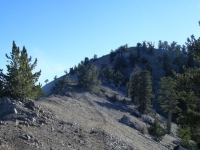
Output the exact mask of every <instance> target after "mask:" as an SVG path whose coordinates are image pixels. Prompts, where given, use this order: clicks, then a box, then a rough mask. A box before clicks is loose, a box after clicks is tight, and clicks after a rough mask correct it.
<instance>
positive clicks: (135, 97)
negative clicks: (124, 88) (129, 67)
mask: <svg viewBox="0 0 200 150" xmlns="http://www.w3.org/2000/svg"><path fill="white" fill-rule="evenodd" d="M128 86H129V87H128V88H130V90H129V91H130V95H131V99H132V101H133V102H134V103H135V104H136V105H138V110H139V112H140V113H142V114H144V113H148V112H149V108H150V106H151V98H152V97H153V95H152V81H151V76H150V72H149V71H147V70H144V71H141V72H138V73H135V74H133V76H132V77H131V79H130V83H129V85H128Z"/></svg>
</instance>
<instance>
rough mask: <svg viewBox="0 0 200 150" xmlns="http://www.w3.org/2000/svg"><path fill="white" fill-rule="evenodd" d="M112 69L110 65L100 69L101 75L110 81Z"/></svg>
mask: <svg viewBox="0 0 200 150" xmlns="http://www.w3.org/2000/svg"><path fill="white" fill-rule="evenodd" d="M113 74H114V70H113V68H112V67H111V66H108V67H105V68H103V69H102V71H101V75H102V76H103V77H104V78H106V80H107V81H109V82H111V80H112V79H113Z"/></svg>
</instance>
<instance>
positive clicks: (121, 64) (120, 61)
mask: <svg viewBox="0 0 200 150" xmlns="http://www.w3.org/2000/svg"><path fill="white" fill-rule="evenodd" d="M126 67H127V62H126V59H125V57H124V56H123V55H120V56H118V57H117V59H116V61H115V64H114V66H113V68H114V70H115V71H117V70H119V71H123V69H124V68H126Z"/></svg>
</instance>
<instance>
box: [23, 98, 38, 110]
mask: <svg viewBox="0 0 200 150" xmlns="http://www.w3.org/2000/svg"><path fill="white" fill-rule="evenodd" d="M25 107H26V108H29V109H31V110H35V108H36V106H35V103H34V102H33V101H32V100H30V101H29V102H27V103H26V104H25Z"/></svg>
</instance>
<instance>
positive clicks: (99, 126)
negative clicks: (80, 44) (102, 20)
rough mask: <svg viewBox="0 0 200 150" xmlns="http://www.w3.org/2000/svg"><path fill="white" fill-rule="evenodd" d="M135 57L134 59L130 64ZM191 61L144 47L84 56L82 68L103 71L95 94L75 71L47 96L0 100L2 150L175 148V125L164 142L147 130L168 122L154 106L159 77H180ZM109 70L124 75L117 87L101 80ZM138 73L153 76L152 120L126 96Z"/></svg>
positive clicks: (51, 84)
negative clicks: (174, 74) (174, 73)
mask: <svg viewBox="0 0 200 150" xmlns="http://www.w3.org/2000/svg"><path fill="white" fill-rule="evenodd" d="M138 50H139V53H138ZM131 54H134V59H130V55H131ZM111 55H112V56H111ZM136 56H137V57H136ZM111 57H112V58H111ZM119 58H120V59H119ZM122 59H123V61H122ZM132 60H134V61H132ZM188 60H189V56H188V55H187V54H184V53H180V54H179V55H177V54H176V53H175V52H174V51H172V52H170V51H165V52H164V51H163V50H158V49H154V51H153V52H151V51H150V49H149V48H146V49H145V50H144V49H143V48H142V47H139V48H138V47H130V48H123V47H120V48H119V49H116V50H115V51H112V52H111V53H110V54H108V55H105V56H102V57H100V58H93V59H88V58H87V57H86V58H85V60H84V61H82V62H81V63H82V64H85V63H87V64H95V65H96V66H97V68H98V71H99V72H100V76H99V77H98V79H100V80H101V85H100V86H99V87H98V91H96V92H89V91H88V90H83V89H82V88H81V87H80V86H79V85H78V83H77V74H76V69H77V68H71V69H70V72H69V74H66V75H63V76H61V77H59V78H57V79H55V80H54V81H52V82H49V83H48V84H46V85H45V86H43V87H42V89H43V91H44V92H45V93H46V96H44V97H40V98H39V99H36V100H34V101H30V102H27V103H23V102H19V101H17V100H15V99H8V98H5V97H4V98H2V99H1V103H0V128H1V130H0V135H2V136H1V137H0V149H5V150H6V149H7V150H14V149H20V150H25V149H30V150H31V149H41V150H46V149H49V150H54V149H63V150H65V149H67V150H71V149H77V150H78V149H81V150H88V149H95V150H102V149H105V150H107V149H113V150H121V149H124V150H125V149H127V150H147V149H149V150H152V149H153V150H165V149H173V147H174V146H176V145H177V144H179V143H180V139H179V138H178V137H177V130H176V129H177V125H176V124H175V123H172V129H171V133H170V134H166V135H165V136H164V137H162V138H158V137H155V136H152V135H151V134H149V132H148V128H149V127H150V125H152V124H153V123H154V121H155V118H156V116H157V117H158V120H159V122H161V127H162V128H165V122H166V118H165V117H164V115H163V116H162V115H160V114H158V112H162V113H163V111H160V107H159V105H158V104H157V103H156V102H155V101H154V100H155V99H156V97H157V90H158V88H159V81H160V78H161V77H163V76H166V74H168V75H170V73H171V71H169V69H173V70H175V71H177V72H180V71H181V67H180V66H181V65H186V66H188V64H187V63H188ZM124 62H125V64H126V65H124ZM132 62H134V65H133V64H131V63H132ZM164 63H166V64H167V67H168V68H167V69H168V70H167V69H166V67H165V68H164V66H165V65H164ZM122 64H123V65H124V66H121V65H122ZM195 65H196V66H198V65H199V64H198V63H195ZM108 66H111V67H112V68H114V69H115V72H114V74H115V73H116V72H117V71H119V70H120V71H121V73H122V74H123V78H122V79H120V81H119V83H120V86H119V87H116V83H114V80H110V81H109V80H108V79H106V78H105V77H104V76H103V75H102V69H103V68H105V67H108ZM136 68H141V70H148V71H149V72H150V75H151V80H152V88H153V98H152V101H151V103H152V107H151V109H150V113H149V114H148V115H142V114H140V113H139V112H138V111H137V106H135V105H134V103H133V102H132V101H131V98H130V97H127V92H126V91H127V90H126V83H127V82H128V80H129V77H130V75H131V74H132V73H133V71H135V69H136ZM116 70H117V71H116Z"/></svg>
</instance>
